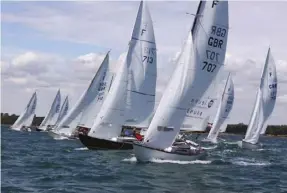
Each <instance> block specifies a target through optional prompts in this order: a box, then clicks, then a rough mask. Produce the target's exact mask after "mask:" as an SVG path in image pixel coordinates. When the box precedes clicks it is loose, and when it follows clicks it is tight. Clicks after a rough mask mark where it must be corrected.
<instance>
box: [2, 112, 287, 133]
mask: <svg viewBox="0 0 287 193" xmlns="http://www.w3.org/2000/svg"><path fill="white" fill-rule="evenodd" d="M17 118H18V115H15V114H11V115H9V114H8V113H1V126H2V125H3V126H11V125H13V123H14V122H15V121H16V120H17ZM44 118H45V117H37V116H34V119H33V122H32V126H39V125H40V124H41V122H42V121H43V119H44ZM209 130H210V127H208V128H207V130H206V131H205V132H193V133H208V132H209ZM246 130H247V125H245V124H243V123H239V124H228V125H227V128H226V131H225V132H224V133H227V134H235V135H245V133H246ZM265 136H273V137H287V125H268V127H267V130H266V134H265Z"/></svg>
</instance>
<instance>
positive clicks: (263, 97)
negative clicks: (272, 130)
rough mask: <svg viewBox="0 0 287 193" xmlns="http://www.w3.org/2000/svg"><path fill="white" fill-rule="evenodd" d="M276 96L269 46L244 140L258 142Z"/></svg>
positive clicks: (275, 82)
mask: <svg viewBox="0 0 287 193" xmlns="http://www.w3.org/2000/svg"><path fill="white" fill-rule="evenodd" d="M276 96H277V73H276V66H275V62H274V60H273V58H272V55H271V53H270V48H269V50H268V54H267V58H266V61H265V65H264V69H263V72H262V75H261V82H260V87H259V89H258V92H257V97H256V102H255V106H254V109H253V112H252V116H251V119H250V122H249V125H248V128H247V132H246V135H245V138H244V141H246V142H249V143H252V144H256V143H257V142H258V139H259V136H260V133H261V134H263V133H265V130H266V127H264V124H265V122H266V121H267V119H268V118H269V116H270V115H271V113H272V111H273V109H274V106H275V102H276Z"/></svg>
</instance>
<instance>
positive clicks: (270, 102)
mask: <svg viewBox="0 0 287 193" xmlns="http://www.w3.org/2000/svg"><path fill="white" fill-rule="evenodd" d="M266 62H267V63H268V67H267V69H266V71H265V72H264V76H265V79H264V86H263V89H262V100H263V117H264V123H263V125H264V124H265V122H266V121H267V119H268V118H269V116H270V115H271V113H272V112H273V109H274V106H275V103H276V97H277V72H276V65H275V62H274V59H273V57H272V55H271V51H270V48H269V50H268V54H267V59H266ZM266 129H267V125H266V126H263V127H262V130H261V133H260V134H264V133H265V132H266Z"/></svg>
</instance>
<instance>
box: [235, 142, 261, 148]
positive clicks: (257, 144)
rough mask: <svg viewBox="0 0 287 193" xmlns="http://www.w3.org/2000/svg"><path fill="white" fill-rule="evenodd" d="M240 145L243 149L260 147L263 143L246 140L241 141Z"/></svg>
mask: <svg viewBox="0 0 287 193" xmlns="http://www.w3.org/2000/svg"><path fill="white" fill-rule="evenodd" d="M238 146H239V147H241V148H243V149H259V148H261V147H262V144H260V143H256V144H252V143H248V142H246V141H239V143H238Z"/></svg>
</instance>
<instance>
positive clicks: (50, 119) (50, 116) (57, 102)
mask: <svg viewBox="0 0 287 193" xmlns="http://www.w3.org/2000/svg"><path fill="white" fill-rule="evenodd" d="M60 106H61V93H60V90H58V92H57V94H56V96H55V98H54V101H53V103H52V105H51V108H50V110H49V112H48V113H47V115H46V116H45V118H44V120H43V121H42V123H41V124H40V126H39V129H41V130H46V129H47V126H48V125H55V122H56V120H57V118H58V116H57V115H58V114H59V111H60Z"/></svg>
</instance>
